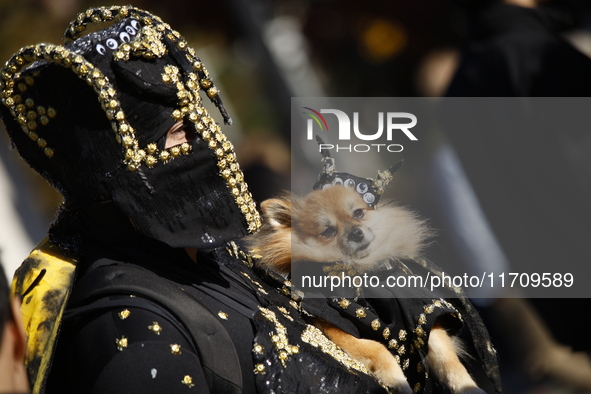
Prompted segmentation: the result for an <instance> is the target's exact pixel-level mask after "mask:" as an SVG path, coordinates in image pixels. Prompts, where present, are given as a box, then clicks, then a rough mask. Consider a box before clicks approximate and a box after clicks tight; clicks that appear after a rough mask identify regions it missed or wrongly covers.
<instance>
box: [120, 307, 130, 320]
mask: <svg viewBox="0 0 591 394" xmlns="http://www.w3.org/2000/svg"><path fill="white" fill-rule="evenodd" d="M130 314H131V312H130V311H129V309H124V310H122V311H121V312H119V313H118V315H119V319H121V320H125V319H127V318H128V317H129V315H130Z"/></svg>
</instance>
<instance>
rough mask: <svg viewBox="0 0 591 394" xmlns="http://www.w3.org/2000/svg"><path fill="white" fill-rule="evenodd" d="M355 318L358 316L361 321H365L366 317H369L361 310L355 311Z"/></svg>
mask: <svg viewBox="0 0 591 394" xmlns="http://www.w3.org/2000/svg"><path fill="white" fill-rule="evenodd" d="M355 316H357V317H358V318H359V319H363V318H364V317H365V316H367V313H365V309H363V308H359V309H357V310H356V311H355Z"/></svg>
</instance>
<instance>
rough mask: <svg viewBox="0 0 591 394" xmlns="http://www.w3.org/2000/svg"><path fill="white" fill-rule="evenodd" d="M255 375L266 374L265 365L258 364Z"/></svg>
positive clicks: (255, 367)
mask: <svg viewBox="0 0 591 394" xmlns="http://www.w3.org/2000/svg"><path fill="white" fill-rule="evenodd" d="M254 373H256V374H263V373H265V365H264V364H257V365H255V366H254Z"/></svg>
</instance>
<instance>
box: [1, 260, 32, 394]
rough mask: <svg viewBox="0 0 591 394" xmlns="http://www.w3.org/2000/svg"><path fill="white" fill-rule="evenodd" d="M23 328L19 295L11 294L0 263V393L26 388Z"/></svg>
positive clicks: (24, 391) (13, 392)
mask: <svg viewBox="0 0 591 394" xmlns="http://www.w3.org/2000/svg"><path fill="white" fill-rule="evenodd" d="M25 342H26V339H25V331H24V329H23V323H22V320H21V315H20V302H19V300H18V298H12V299H11V298H10V297H9V294H8V281H7V280H6V275H5V274H4V267H3V266H2V264H1V263H0V393H4V394H9V393H10V394H18V393H28V392H29V381H28V379H27V371H26V369H25V364H24V361H25V349H26V345H25Z"/></svg>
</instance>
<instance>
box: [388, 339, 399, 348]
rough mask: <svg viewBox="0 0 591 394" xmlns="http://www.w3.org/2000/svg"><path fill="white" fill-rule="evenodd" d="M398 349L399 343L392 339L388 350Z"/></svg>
mask: <svg viewBox="0 0 591 394" xmlns="http://www.w3.org/2000/svg"><path fill="white" fill-rule="evenodd" d="M396 348H398V341H397V340H396V339H390V341H389V342H388V349H396Z"/></svg>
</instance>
